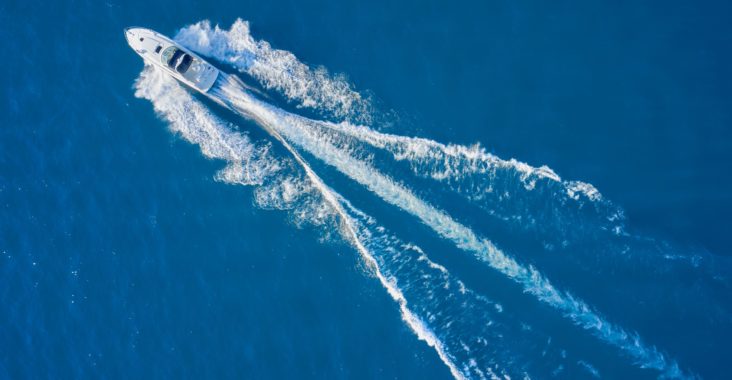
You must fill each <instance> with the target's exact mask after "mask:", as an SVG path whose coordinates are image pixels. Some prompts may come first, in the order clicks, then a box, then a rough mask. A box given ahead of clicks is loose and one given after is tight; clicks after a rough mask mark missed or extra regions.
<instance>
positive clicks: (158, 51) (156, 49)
mask: <svg viewBox="0 0 732 380" xmlns="http://www.w3.org/2000/svg"><path fill="white" fill-rule="evenodd" d="M162 48H163V47H162V46H160V45H158V47H156V48H155V52H156V53H160V49H162Z"/></svg>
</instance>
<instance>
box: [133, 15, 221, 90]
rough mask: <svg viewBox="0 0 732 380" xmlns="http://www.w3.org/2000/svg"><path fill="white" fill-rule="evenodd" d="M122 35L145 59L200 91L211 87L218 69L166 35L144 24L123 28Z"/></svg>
mask: <svg viewBox="0 0 732 380" xmlns="http://www.w3.org/2000/svg"><path fill="white" fill-rule="evenodd" d="M125 38H126V39H127V43H128V44H129V45H130V47H131V48H132V49H133V50H134V51H135V52H136V53H137V54H138V55H140V57H142V59H143V60H145V62H146V63H148V64H152V65H155V66H158V67H160V68H162V69H163V71H165V72H166V73H168V74H170V76H172V77H173V78H175V79H177V80H179V81H181V82H183V83H184V84H186V85H188V86H190V87H192V88H193V89H195V90H197V91H200V92H202V93H205V92H207V91H208V90H209V89H211V86H213V84H214V82H216V78H218V76H219V70H218V69H217V68H215V67H213V65H211V64H210V63H208V62H206V61H205V60H204V59H203V58H201V57H199V56H198V55H196V54H195V53H193V52H191V51H189V50H187V49H186V48H184V47H182V46H180V45H178V44H176V43H175V42H174V41H173V40H171V39H170V38H168V37H166V36H164V35H162V34H160V33H157V32H155V31H153V30H150V29H146V28H127V29H125Z"/></svg>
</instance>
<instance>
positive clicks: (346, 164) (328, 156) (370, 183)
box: [210, 81, 687, 378]
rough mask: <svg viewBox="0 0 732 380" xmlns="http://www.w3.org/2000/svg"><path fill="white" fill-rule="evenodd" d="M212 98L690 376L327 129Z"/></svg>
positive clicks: (581, 320) (579, 318)
mask: <svg viewBox="0 0 732 380" xmlns="http://www.w3.org/2000/svg"><path fill="white" fill-rule="evenodd" d="M210 94H211V96H212V97H213V98H215V99H218V101H220V102H223V103H224V104H226V105H227V106H228V107H229V108H231V109H233V110H234V111H236V112H238V113H239V114H241V115H242V116H245V117H248V118H251V119H253V120H255V121H256V122H257V123H258V124H260V125H263V126H266V128H268V129H270V130H272V131H275V132H276V133H277V134H278V135H279V136H280V138H281V139H283V140H286V141H287V142H290V143H292V144H293V145H295V146H297V147H299V148H301V149H303V150H305V151H306V152H308V153H309V154H311V155H312V156H314V157H316V158H318V159H320V160H322V161H323V162H325V163H326V164H328V165H329V166H332V167H334V168H336V169H337V170H339V171H340V172H342V173H343V174H345V175H346V176H348V177H349V178H351V179H353V180H355V181H356V182H358V183H360V184H362V185H364V186H365V187H366V188H367V189H369V190H370V191H371V192H373V193H375V194H376V195H378V196H379V197H380V198H382V199H383V200H385V201H386V202H388V203H390V204H392V205H395V206H397V207H399V208H401V209H402V210H405V211H407V212H408V213H410V214H412V215H414V216H416V217H417V218H419V219H420V220H421V221H422V222H423V223H424V224H425V225H427V226H429V227H430V228H431V229H432V230H434V231H435V232H436V233H437V234H438V235H440V236H442V237H443V238H445V239H448V240H450V241H452V242H453V243H454V244H455V245H456V246H457V247H459V248H460V249H462V250H464V251H467V252H470V253H472V254H473V255H474V256H475V257H476V258H478V259H479V260H481V261H483V262H485V263H487V264H488V265H489V266H490V267H492V268H494V269H495V270H497V271H498V272H500V273H502V274H504V275H505V276H507V277H508V278H509V279H511V280H513V281H514V282H516V283H518V284H520V285H521V286H522V288H523V289H524V291H525V292H526V293H529V294H531V295H533V296H534V297H536V298H537V299H538V300H540V301H541V302H543V303H545V304H547V305H549V306H551V307H553V308H554V309H556V310H558V311H560V312H561V314H562V315H564V316H565V317H567V318H568V319H569V320H571V321H572V322H573V323H574V324H576V325H578V326H580V327H582V328H584V329H585V330H587V331H590V332H591V333H593V334H594V335H595V336H597V337H598V338H599V339H601V340H602V341H604V342H606V343H608V344H611V345H613V346H615V347H617V348H619V349H620V350H621V351H622V352H624V353H625V354H626V355H628V356H629V357H630V358H632V359H633V361H634V363H636V364H637V365H638V366H639V367H641V368H651V369H655V370H657V371H659V372H661V374H662V375H663V376H667V377H674V378H680V377H686V376H687V375H685V374H684V373H683V372H682V371H681V370H680V369H679V367H678V365H677V364H676V362H675V361H673V360H670V359H667V358H666V357H665V356H664V355H663V354H662V353H661V352H659V351H658V349H656V348H655V347H654V346H649V345H646V344H645V343H643V342H642V340H641V338H640V337H639V336H638V335H637V334H634V333H630V332H627V331H625V330H624V329H623V328H621V327H619V326H617V325H614V324H612V323H610V322H608V321H606V320H605V319H604V318H603V317H602V316H601V315H600V314H599V313H597V312H596V311H594V310H593V309H592V308H591V307H590V306H589V305H588V304H587V303H585V302H584V301H582V300H580V299H578V298H576V297H574V296H572V295H571V294H569V293H567V292H563V291H560V290H558V289H557V288H555V287H554V286H553V285H552V284H551V283H550V281H549V280H548V279H547V278H545V277H544V276H543V275H542V274H541V273H539V272H538V271H537V270H536V269H535V268H533V267H532V266H522V265H521V264H519V263H518V262H517V261H516V260H515V259H513V258H512V257H510V256H508V255H507V254H505V253H504V252H503V251H502V250H500V249H499V248H498V247H496V246H495V245H494V244H493V243H492V242H491V241H489V240H487V239H484V238H481V237H479V236H478V235H477V234H476V233H474V232H473V231H472V230H471V229H470V228H468V227H466V226H465V225H463V224H461V223H459V222H457V221H455V220H454V219H452V218H451V217H450V216H449V215H448V214H446V213H445V212H443V211H441V210H438V209H437V208H435V207H433V206H432V205H430V204H429V203H427V202H425V201H424V200H422V199H420V198H418V197H417V196H415V195H414V194H413V193H412V192H411V191H410V190H409V189H407V188H405V187H404V186H403V185H401V184H398V183H396V182H395V181H393V180H392V179H391V178H389V177H387V176H385V175H383V174H382V173H381V172H379V171H377V170H375V169H374V168H373V167H372V166H371V165H370V164H368V163H367V162H365V161H362V160H359V159H357V158H354V157H353V156H352V155H351V154H350V152H348V150H346V149H342V148H339V147H337V146H336V145H334V144H333V143H332V142H331V140H330V139H329V138H328V136H327V135H325V134H323V133H319V132H318V131H319V126H321V125H322V123H320V122H317V121H314V120H310V119H307V118H304V117H300V116H297V115H294V114H291V113H288V112H286V111H283V110H281V109H279V108H277V107H274V106H272V105H270V104H268V103H265V102H262V101H260V100H259V99H257V98H255V97H253V96H251V95H249V94H248V93H247V92H246V91H244V90H243V89H242V88H241V87H239V86H238V85H237V84H236V83H235V82H233V81H220V82H219V83H218V85H217V86H215V87H214V88H213V89H212V90H211V91H210ZM288 149H291V148H288ZM359 250H360V248H359Z"/></svg>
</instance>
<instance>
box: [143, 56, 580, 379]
mask: <svg viewBox="0 0 732 380" xmlns="http://www.w3.org/2000/svg"><path fill="white" fill-rule="evenodd" d="M223 80H226V81H227V83H230V84H232V85H233V84H236V85H238V80H236V78H232V77H228V78H227V77H223ZM135 87H136V96H138V97H140V98H145V99H148V100H150V101H151V102H152V103H153V105H154V107H155V111H156V112H157V113H158V114H159V115H160V116H161V117H162V118H163V119H165V120H166V121H167V122H168V123H169V125H170V128H171V130H172V131H173V132H175V133H177V134H179V135H180V136H181V137H183V138H184V139H185V140H187V141H189V142H191V143H194V144H196V145H198V146H200V148H201V151H202V153H203V154H204V156H206V157H208V158H212V159H218V160H223V161H225V162H226V166H225V168H224V169H222V170H221V171H219V173H218V174H217V176H216V178H217V180H219V181H222V182H225V183H230V184H240V185H247V186H255V188H256V190H255V201H256V204H257V205H258V206H259V207H261V208H265V209H267V208H275V209H286V210H291V213H292V214H293V216H295V217H296V218H299V219H303V220H304V222H308V223H311V224H313V225H315V226H323V227H324V228H323V229H326V230H333V229H332V228H330V226H331V224H335V225H336V226H337V228H336V229H335V230H336V231H337V232H338V233H339V236H340V237H341V238H343V240H345V241H347V242H349V243H350V244H351V245H352V246H353V247H354V248H355V249H356V250H357V251H358V252H359V255H360V257H361V258H362V260H363V262H364V263H366V265H367V268H368V270H369V272H370V273H371V274H373V276H374V277H376V278H377V279H378V281H379V283H380V284H381V285H382V286H383V287H384V288H385V289H386V290H387V292H388V294H389V295H390V297H391V298H392V299H393V300H394V301H395V302H396V303H397V305H398V306H399V310H400V314H401V317H402V319H403V320H404V322H405V323H406V325H407V326H408V327H409V328H410V329H411V330H412V331H413V332H414V333H415V334H416V335H417V337H418V338H419V339H420V340H423V341H425V342H426V343H427V344H428V345H429V346H430V347H432V348H433V349H434V350H435V352H436V353H437V354H438V357H439V358H440V360H441V361H442V362H443V363H445V365H446V366H447V367H448V369H449V370H450V372H451V374H452V375H453V377H455V378H457V379H464V378H480V379H483V378H492V379H497V378H506V377H509V376H519V377H523V378H528V377H530V375H529V373H531V372H534V371H536V372H551V371H554V372H556V373H561V372H562V371H571V370H572V368H575V369H576V368H580V370H581V369H582V368H581V367H580V366H578V364H576V363H579V362H581V361H577V360H572V359H568V358H567V355H566V352H565V351H564V350H561V349H560V348H557V347H555V346H554V345H553V344H552V343H551V337H547V336H544V335H541V334H539V333H537V332H534V331H531V330H530V329H529V330H527V329H525V326H524V325H523V324H520V323H518V322H516V321H515V318H514V317H513V316H511V315H510V314H509V313H507V312H504V311H503V308H502V307H501V305H499V304H496V303H494V302H493V301H491V300H489V299H487V298H486V297H484V296H481V295H479V294H477V293H475V292H474V291H472V290H471V289H469V288H467V287H466V286H465V284H463V283H462V282H461V281H460V280H458V279H456V278H455V277H454V276H453V275H452V274H450V273H449V272H448V271H447V270H446V269H445V268H444V267H442V266H440V265H439V264H436V263H434V262H432V261H431V260H430V259H429V258H428V257H427V255H426V254H425V253H424V252H423V251H422V250H421V249H420V248H419V247H417V246H415V245H413V244H408V243H404V242H402V241H400V240H399V239H397V238H396V237H394V236H391V235H389V234H388V233H387V232H386V230H385V229H384V228H383V227H381V226H379V225H378V223H377V222H376V221H375V220H374V219H373V218H371V217H369V216H368V215H366V214H364V213H363V212H362V211H360V210H358V209H356V208H355V207H354V206H353V205H351V204H350V203H349V202H348V201H347V200H346V199H344V198H343V197H342V196H341V195H340V194H338V193H337V192H335V191H334V190H333V189H331V188H330V187H329V186H327V185H326V184H325V183H324V182H323V181H322V179H321V178H320V177H319V176H318V175H317V173H315V172H314V171H313V170H312V168H311V167H310V165H309V164H308V163H307V161H306V160H305V159H304V158H303V157H302V155H301V154H300V153H299V152H298V151H297V150H296V149H295V148H294V147H293V146H292V145H291V143H289V142H288V141H287V140H286V139H285V138H284V137H283V136H282V135H281V134H280V132H279V131H278V130H276V128H271V125H269V124H267V123H266V122H267V118H263V117H257V114H256V113H255V114H250V115H248V117H251V118H253V119H254V120H255V121H257V122H258V123H260V125H261V126H262V127H263V128H264V129H265V130H266V131H267V132H269V133H270V134H271V135H272V136H273V138H275V139H276V140H278V141H279V142H280V143H281V144H282V146H283V147H284V148H285V149H286V150H287V152H288V153H289V154H290V155H291V157H292V158H293V159H294V160H295V161H296V164H297V165H296V166H297V167H299V168H300V169H302V171H303V172H304V173H305V178H304V179H299V178H298V173H299V171H293V169H292V168H293V167H292V165H289V164H288V159H289V158H288V159H282V158H278V157H277V156H276V155H275V153H273V152H272V151H271V149H270V147H269V145H262V144H258V143H256V142H253V141H252V140H250V139H249V138H248V137H247V136H246V135H242V134H239V133H236V132H234V131H233V129H234V126H233V125H230V124H227V123H225V122H223V121H222V120H221V119H219V118H217V117H216V116H215V115H213V114H212V113H211V112H210V111H209V110H208V109H207V108H206V107H205V106H204V105H203V104H202V103H201V102H200V101H197V100H196V99H195V98H194V97H192V96H191V95H190V94H189V93H188V92H186V91H185V90H184V89H182V88H181V87H180V86H179V85H178V84H177V82H175V81H174V80H173V79H172V78H170V77H168V76H166V75H165V74H163V73H161V72H159V71H158V70H157V69H154V68H150V67H148V68H146V69H145V70H144V71H143V73H142V74H141V75H140V78H139V79H138V81H137V83H136V86H135ZM214 100H216V101H217V102H219V103H221V104H224V105H226V104H227V101H224V100H222V99H220V98H219V99H214ZM301 223H302V222H301ZM505 335H508V336H511V340H510V344H508V343H509V342H506V340H505V339H503V336H505ZM537 342H544V343H542V344H540V345H537ZM530 352H533V353H532V354H531V355H529V354H528V353H530ZM524 355H527V356H528V357H542V358H543V359H544V360H543V361H542V362H541V363H531V361H530V359H527V358H525V357H524ZM518 358H524V359H522V360H518ZM548 366H553V367H551V368H549V367H548Z"/></svg>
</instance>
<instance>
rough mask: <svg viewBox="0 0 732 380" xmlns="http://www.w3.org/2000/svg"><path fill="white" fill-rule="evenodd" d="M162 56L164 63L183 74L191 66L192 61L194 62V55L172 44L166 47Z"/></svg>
mask: <svg viewBox="0 0 732 380" xmlns="http://www.w3.org/2000/svg"><path fill="white" fill-rule="evenodd" d="M160 58H161V60H162V61H163V63H164V64H166V65H168V67H170V68H171V69H174V70H175V71H177V72H179V73H181V74H185V72H186V71H188V68H189V67H191V63H193V57H191V56H190V54H187V53H185V52H184V51H182V50H180V49H178V48H177V47H175V46H170V47H169V48H167V49H165V51H163V54H162V55H161V57H160Z"/></svg>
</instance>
